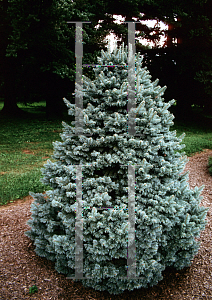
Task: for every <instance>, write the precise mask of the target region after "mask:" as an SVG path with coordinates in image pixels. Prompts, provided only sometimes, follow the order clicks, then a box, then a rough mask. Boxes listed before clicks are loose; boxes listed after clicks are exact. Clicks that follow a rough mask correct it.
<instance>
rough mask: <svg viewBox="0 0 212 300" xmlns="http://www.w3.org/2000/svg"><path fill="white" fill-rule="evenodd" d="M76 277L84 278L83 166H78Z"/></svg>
mask: <svg viewBox="0 0 212 300" xmlns="http://www.w3.org/2000/svg"><path fill="white" fill-rule="evenodd" d="M76 200H77V201H76V222H75V247H76V248H75V277H76V279H82V278H83V218H82V165H76Z"/></svg>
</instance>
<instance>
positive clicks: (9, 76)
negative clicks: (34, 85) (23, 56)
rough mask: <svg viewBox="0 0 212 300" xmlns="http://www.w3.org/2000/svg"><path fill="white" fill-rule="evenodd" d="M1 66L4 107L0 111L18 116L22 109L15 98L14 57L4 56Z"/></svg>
mask: <svg viewBox="0 0 212 300" xmlns="http://www.w3.org/2000/svg"><path fill="white" fill-rule="evenodd" d="M3 66H4V68H3V80H4V87H3V94H4V107H3V109H2V111H1V113H2V114H4V115H9V116H19V115H20V114H21V113H22V110H21V109H20V108H19V107H18V106H17V99H16V59H15V58H13V57H4V64H3Z"/></svg>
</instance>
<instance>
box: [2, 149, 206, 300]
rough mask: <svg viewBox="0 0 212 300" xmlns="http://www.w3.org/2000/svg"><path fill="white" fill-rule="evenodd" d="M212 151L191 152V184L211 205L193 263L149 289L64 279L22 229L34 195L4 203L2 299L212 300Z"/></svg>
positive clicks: (167, 272)
mask: <svg viewBox="0 0 212 300" xmlns="http://www.w3.org/2000/svg"><path fill="white" fill-rule="evenodd" d="M209 156H212V150H207V149H206V150H205V151H203V152H202V153H200V154H196V155H194V156H192V157H190V158H189V159H190V160H189V162H188V163H187V164H186V167H185V171H187V170H189V171H190V174H189V184H190V187H191V188H194V187H195V186H198V187H199V186H202V185H203V184H204V185H205V189H204V190H203V192H202V194H201V195H202V196H203V197H204V199H202V202H201V205H203V206H205V207H210V210H209V211H208V214H207V221H208V224H207V226H206V229H205V230H204V231H203V232H202V233H201V235H200V237H199V238H198V240H200V241H201V247H200V250H199V252H198V254H197V255H196V256H195V258H194V259H193V263H192V265H191V266H190V267H189V268H185V269H183V270H181V271H176V270H175V269H172V268H168V269H166V270H165V271H164V272H163V276H164V279H163V280H162V281H160V282H159V284H158V285H156V286H154V287H151V288H147V289H145V288H141V289H138V290H134V291H131V292H129V291H125V292H124V293H122V294H121V295H110V294H109V293H108V292H99V291H95V290H94V289H92V288H85V287H83V285H82V284H81V282H74V281H72V280H70V279H66V276H65V275H63V274H59V273H58V272H57V271H55V269H54V263H53V262H51V261H48V260H47V259H45V258H41V257H39V256H37V255H36V254H35V252H34V249H35V247H34V245H33V243H32V241H31V240H30V239H29V238H28V237H26V236H25V234H24V232H25V231H27V230H29V229H30V227H29V226H28V225H26V222H27V221H28V220H29V219H30V216H31V212H30V205H31V203H32V202H33V199H32V198H31V197H26V198H24V199H22V200H17V201H15V202H14V203H10V204H8V205H5V206H1V207H0V228H1V230H0V300H12V299H18V300H22V299H42V300H43V299H48V300H50V299H54V300H57V299H64V300H66V299H67V300H70V299H75V300H82V299H85V300H91V299H93V300H94V299H95V300H96V299H108V300H109V299H111V300H119V299H120V300H125V299H145V300H146V299H149V300H157V299H164V300H167V299H171V300H182V299H187V300H191V299H194V300H199V299H212V176H210V174H209V172H208V168H207V163H208V157H209ZM33 285H36V286H37V287H38V292H36V293H35V294H31V295H30V294H29V288H30V287H32V286H33Z"/></svg>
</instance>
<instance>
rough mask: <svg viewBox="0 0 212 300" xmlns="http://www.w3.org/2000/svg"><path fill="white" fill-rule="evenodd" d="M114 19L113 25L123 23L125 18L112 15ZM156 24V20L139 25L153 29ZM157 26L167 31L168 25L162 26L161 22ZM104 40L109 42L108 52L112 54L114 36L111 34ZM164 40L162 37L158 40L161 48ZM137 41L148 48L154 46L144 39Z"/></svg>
mask: <svg viewBox="0 0 212 300" xmlns="http://www.w3.org/2000/svg"><path fill="white" fill-rule="evenodd" d="M114 18H115V19H116V21H115V23H119V24H120V23H122V22H124V21H125V18H123V17H122V16H118V15H114ZM156 22H157V21H156V20H149V21H142V22H141V23H143V24H146V25H147V26H150V27H153V26H154V25H155V24H156ZM159 24H160V27H161V28H162V29H168V25H166V24H164V23H163V22H160V23H159ZM126 26H127V25H126ZM106 40H107V41H108V42H109V41H110V51H111V52H112V51H113V49H114V48H115V40H116V37H115V35H114V34H113V33H111V34H110V36H109V37H107V38H106ZM165 40H166V37H165V36H163V37H162V38H161V40H160V45H161V46H162V45H163V44H164V42H165ZM139 41H140V43H141V44H143V45H149V46H150V47H152V46H153V45H154V44H153V43H152V42H148V41H147V40H146V39H143V38H140V39H139Z"/></svg>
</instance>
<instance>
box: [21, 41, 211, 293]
mask: <svg viewBox="0 0 212 300" xmlns="http://www.w3.org/2000/svg"><path fill="white" fill-rule="evenodd" d="M129 52H130V51H129ZM130 53H132V52H130ZM127 56H128V48H127V47H124V45H122V46H121V47H120V48H119V49H116V50H114V52H113V53H110V52H109V51H108V52H104V51H102V53H101V57H100V58H98V64H99V65H100V66H99V67H95V68H94V72H95V80H93V81H91V80H90V79H88V78H86V77H85V76H84V86H83V90H82V91H81V92H83V100H84V110H83V115H84V119H83V120H84V127H85V128H84V133H86V134H90V135H91V136H90V137H89V136H86V135H79V136H78V135H76V134H75V128H74V127H73V126H70V125H68V124H66V123H63V127H64V130H63V133H62V134H61V138H62V142H55V143H54V155H53V158H54V160H55V162H51V161H50V160H49V161H48V162H47V163H46V165H45V167H44V168H43V175H44V177H43V179H42V182H43V183H45V184H46V185H48V186H51V189H50V190H48V191H47V192H46V193H45V194H33V193H31V195H32V196H33V197H34V199H35V201H34V202H33V204H32V220H29V221H28V224H29V225H30V226H31V230H29V231H28V232H26V235H27V236H28V237H30V238H31V239H32V240H34V244H35V246H36V249H35V251H36V253H37V254H38V255H39V256H42V257H46V258H47V259H50V260H52V261H54V262H55V268H56V270H57V271H58V272H60V273H64V274H67V276H68V277H74V276H75V249H76V248H75V247H76V246H75V215H76V209H77V207H78V206H77V205H76V192H75V191H76V182H75V179H76V178H77V177H76V174H77V172H76V170H78V169H77V168H78V166H77V165H82V173H83V178H82V186H83V188H82V190H83V197H82V203H83V277H87V278H89V279H83V280H82V283H83V285H84V286H87V287H93V288H94V289H96V290H100V291H104V290H107V291H108V292H109V293H111V294H120V293H122V292H123V291H124V290H126V289H128V290H133V289H135V288H140V287H148V286H153V285H155V284H157V283H158V281H159V280H161V279H162V271H163V270H165V268H166V267H168V266H172V267H174V268H176V269H177V270H179V269H182V268H184V267H187V266H189V265H190V264H191V260H192V259H193V257H194V256H195V254H197V252H198V249H199V243H198V242H197V241H196V240H195V237H197V236H198V235H199V234H200V231H201V230H203V229H204V228H205V224H206V220H205V218H206V214H207V210H208V209H207V208H205V207H200V206H199V204H200V200H201V198H202V197H201V196H200V193H201V191H202V189H203V188H204V187H200V188H197V187H196V188H195V189H194V190H192V189H190V188H189V184H188V173H185V174H183V175H182V171H183V169H184V167H185V164H186V162H187V161H188V159H187V157H186V155H184V154H185V153H180V152H179V150H181V149H182V148H183V147H184V145H181V144H180V142H181V141H182V138H183V136H181V137H177V136H176V131H170V126H171V125H173V121H172V120H173V118H174V116H173V115H172V114H171V113H170V112H169V111H168V108H169V107H170V106H171V105H172V103H173V102H174V100H172V101H170V102H169V103H165V102H164V99H163V98H162V96H163V94H164V91H165V88H166V87H163V88H161V87H160V86H158V80H156V81H155V82H151V76H150V74H149V71H148V70H147V69H146V68H142V57H141V56H140V55H139V54H136V55H135V56H134V58H135V65H136V74H135V75H136V76H135V77H136V83H137V88H136V93H137V94H136V106H137V108H135V109H134V108H133V109H131V112H134V113H136V126H135V129H136V134H138V136H136V135H135V136H130V135H129V134H128V127H127V126H128V111H127V102H128V98H127V97H128V96H127V93H128V70H127V67H126V65H127V62H128V58H127ZM105 65H111V67H107V66H105ZM115 65H118V66H115ZM120 65H123V66H124V67H122V66H120ZM79 92H80V91H79ZM65 102H66V104H67V106H68V107H69V114H70V115H72V116H73V115H75V105H74V104H71V103H69V101H68V100H66V99H65ZM73 123H75V122H73ZM139 135H140V136H139ZM129 165H134V167H135V179H136V188H135V190H136V197H135V215H136V218H135V230H136V231H135V246H136V274H137V276H138V278H136V279H135V278H134V279H129V278H127V270H128V266H127V255H128V253H127V251H128V249H127V248H128V229H129V226H128V225H129V223H128V218H129V213H128V207H129V206H128V169H127V166H129ZM109 207H110V209H108V208H109ZM91 277H93V278H91ZM122 277H125V278H122ZM77 280H81V279H77Z"/></svg>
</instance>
